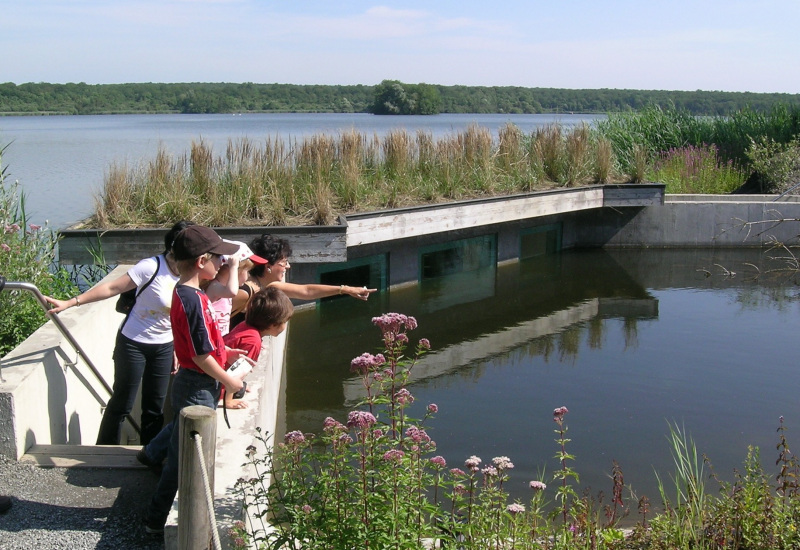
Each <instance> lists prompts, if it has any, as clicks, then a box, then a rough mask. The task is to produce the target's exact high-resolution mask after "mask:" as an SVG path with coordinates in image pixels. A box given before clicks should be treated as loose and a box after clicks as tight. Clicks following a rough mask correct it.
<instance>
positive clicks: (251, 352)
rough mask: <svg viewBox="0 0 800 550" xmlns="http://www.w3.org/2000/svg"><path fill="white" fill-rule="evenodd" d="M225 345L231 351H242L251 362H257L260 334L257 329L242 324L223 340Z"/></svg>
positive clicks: (245, 323)
mask: <svg viewBox="0 0 800 550" xmlns="http://www.w3.org/2000/svg"><path fill="white" fill-rule="evenodd" d="M223 340H224V341H225V345H226V346H228V347H229V348H231V349H243V350H245V351H246V352H247V356H248V357H249V358H250V359H252V360H253V361H258V356H259V355H260V354H261V333H260V332H259V331H258V329H257V328H255V327H253V326H251V325H248V324H247V322H246V321H245V322H242V323H239V324H238V325H236V326H235V327H234V328H233V330H232V331H230V332H229V333H228V334H226V335H225V336H224V338H223Z"/></svg>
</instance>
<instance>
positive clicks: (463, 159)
mask: <svg viewBox="0 0 800 550" xmlns="http://www.w3.org/2000/svg"><path fill="white" fill-rule="evenodd" d="M598 143H599V142H598V140H597V139H594V138H593V136H592V133H591V131H590V129H589V127H588V126H580V127H577V128H573V129H562V128H561V127H560V126H557V125H553V126H550V127H548V128H545V129H543V130H539V131H537V132H536V133H535V134H534V135H531V136H526V135H525V134H523V133H522V132H521V131H520V130H519V128H517V127H516V126H513V125H511V124H508V125H506V126H505V127H503V128H501V129H500V131H499V132H498V134H497V135H496V136H495V135H492V133H491V132H490V131H489V130H488V129H487V128H484V127H480V126H477V125H473V126H470V127H468V128H466V129H465V130H463V131H461V132H457V133H453V134H448V135H445V136H443V137H440V138H434V137H433V136H432V135H431V134H430V132H426V131H418V132H416V133H415V134H411V133H409V132H407V131H406V130H393V131H391V132H389V133H388V134H387V135H386V136H383V137H378V136H377V135H373V136H367V135H364V134H361V133H358V132H356V131H355V130H351V131H347V132H343V133H340V134H338V135H328V134H318V135H313V136H310V137H306V138H303V139H293V140H282V139H279V138H277V137H276V138H268V139H266V140H264V141H263V142H258V141H255V140H252V139H235V140H234V139H232V140H229V141H228V142H227V144H226V146H225V147H224V148H222V149H221V150H220V151H215V150H214V148H213V146H212V144H210V143H208V142H206V141H204V140H202V139H201V140H198V141H195V142H193V143H192V145H191V149H190V150H189V151H188V152H187V153H185V154H183V155H173V154H171V153H169V152H168V151H167V150H166V149H165V148H163V147H159V149H158V150H157V151H156V154H155V156H154V157H153V158H152V159H150V160H149V161H145V162H143V163H140V164H138V165H133V166H131V165H128V164H113V165H112V166H111V168H110V169H109V171H108V173H107V174H106V177H105V187H104V189H103V191H102V193H101V195H100V196H99V197H98V198H97V201H96V211H95V215H94V219H93V224H94V225H95V226H98V227H120V226H122V227H126V226H149V225H164V224H168V223H170V222H171V220H175V219H184V218H185V219H193V220H195V221H196V222H198V223H205V224H208V225H213V226H226V225H228V226H232V225H242V226H247V225H289V224H299V225H303V224H320V225H324V224H331V223H335V220H336V218H337V217H338V215H339V214H347V213H353V212H364V211H370V210H379V209H384V208H395V207H403V206H412V205H418V204H426V203H431V202H439V201H451V200H459V199H467V198H479V197H486V196H494V195H498V194H513V193H519V192H524V191H533V190H537V189H547V188H551V187H553V186H554V185H583V184H590V183H594V182H595V181H596V180H597V176H596V175H595V174H598V173H603V174H605V175H604V176H603V177H604V178H605V179H606V180H610V179H613V178H614V177H615V176H614V175H613V174H612V169H611V168H610V167H609V166H608V165H607V166H606V168H604V169H600V168H597V167H596V163H597V162H598V159H603V158H608V155H605V156H604V154H603V153H598V152H597V150H596V149H597V146H598Z"/></svg>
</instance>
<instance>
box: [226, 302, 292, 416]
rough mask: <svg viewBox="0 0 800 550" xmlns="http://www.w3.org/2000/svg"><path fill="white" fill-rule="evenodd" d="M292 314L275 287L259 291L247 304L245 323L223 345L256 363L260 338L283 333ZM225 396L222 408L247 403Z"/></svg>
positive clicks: (242, 407)
mask: <svg viewBox="0 0 800 550" xmlns="http://www.w3.org/2000/svg"><path fill="white" fill-rule="evenodd" d="M293 312H294V306H293V305H292V301H291V300H290V299H289V297H288V296H286V294H284V293H283V291H281V290H278V289H277V288H275V287H266V288H264V289H262V290H259V291H258V292H256V293H255V294H254V295H253V297H252V298H251V299H250V301H249V302H248V303H247V309H246V310H245V317H244V322H243V323H239V324H238V325H236V327H235V328H234V329H233V330H232V331H231V332H229V333H228V334H226V335H225V336H224V337H223V340H224V341H225V345H226V346H228V347H229V348H235V349H239V350H242V351H244V352H246V353H247V357H249V358H250V359H252V360H253V362H255V361H257V360H258V356H259V355H260V354H261V339H262V338H263V337H264V336H278V335H279V334H280V333H281V332H283V331H284V330H286V323H288V322H289V319H290V318H291V316H292V313H293ZM224 394H225V396H224V397H225V408H227V409H244V408H247V403H246V402H244V401H241V400H239V399H234V398H233V394H230V393H228V392H227V391H226V392H224Z"/></svg>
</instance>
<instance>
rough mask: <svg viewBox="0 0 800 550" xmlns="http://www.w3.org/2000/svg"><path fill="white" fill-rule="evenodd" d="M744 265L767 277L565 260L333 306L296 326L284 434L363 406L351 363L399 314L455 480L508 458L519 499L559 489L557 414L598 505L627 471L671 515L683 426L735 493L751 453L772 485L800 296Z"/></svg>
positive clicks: (662, 264) (693, 259)
mask: <svg viewBox="0 0 800 550" xmlns="http://www.w3.org/2000/svg"><path fill="white" fill-rule="evenodd" d="M748 263H750V264H754V265H760V266H762V269H764V266H766V265H768V263H769V262H768V261H767V260H766V257H765V256H764V254H763V253H762V252H760V251H757V250H744V251H743V250H739V251H736V250H717V251H713V250H609V251H603V250H586V251H580V250H575V251H565V252H563V253H561V254H559V255H555V256H550V257H546V258H545V257H542V258H539V259H536V260H526V261H524V262H521V263H516V264H512V265H505V266H501V267H499V268H497V270H496V273H489V272H488V271H491V270H487V273H486V274H485V277H483V279H484V280H492V281H494V284H493V285H492V286H491V288H490V289H489V291H488V292H484V293H481V294H476V293H474V292H472V287H473V286H474V285H473V283H470V282H469V281H470V279H465V278H462V279H461V280H459V278H458V277H457V276H456V277H450V278H448V277H444V278H441V279H439V280H433V281H424V282H423V283H421V284H420V285H417V286H414V287H411V288H405V289H399V290H392V291H391V292H390V293H384V294H382V295H378V296H376V297H375V298H376V299H374V300H373V299H370V301H369V302H368V303H366V304H365V303H361V302H358V303H356V302H357V301H355V300H347V299H334V300H331V301H330V302H324V303H322V304H320V307H318V308H317V309H316V310H305V311H298V312H297V313H296V314H295V316H294V317H293V319H292V321H291V325H290V329H289V337H288V345H287V350H288V351H287V353H288V357H287V365H288V367H287V390H286V403H287V429H288V430H294V429H298V430H302V431H304V432H319V431H320V427H321V424H322V421H323V419H324V418H325V417H326V416H332V417H334V418H336V419H338V420H340V421H344V420H345V419H346V414H347V411H348V410H350V407H352V406H354V405H355V404H356V403H357V402H358V401H359V400H360V399H361V398H363V393H362V389H361V387H360V380H359V379H357V378H355V377H354V376H353V375H352V374H351V373H350V372H349V365H350V360H351V359H352V358H354V357H356V356H358V355H360V354H361V353H363V352H370V353H376V348H377V346H378V345H379V331H378V329H377V328H375V327H374V326H372V324H371V322H370V319H371V317H372V316H377V315H380V314H381V313H384V312H389V311H394V312H399V313H404V314H408V315H414V316H415V317H416V318H417V320H418V322H419V328H418V329H417V330H416V331H414V332H413V333H412V334H411V336H412V338H411V341H412V342H416V340H418V339H419V338H422V337H424V338H428V339H430V341H431V345H432V352H431V354H430V355H427V356H426V357H425V358H424V359H423V361H422V362H421V363H420V364H419V365H417V366H415V367H414V369H416V372H415V371H412V372H415V374H414V375H413V381H412V384H411V385H410V391H411V393H412V394H413V395H414V397H415V398H416V401H415V403H414V405H413V406H412V407H414V408H412V412H411V413H410V414H411V416H415V417H417V418H419V417H422V416H423V415H424V409H425V407H426V406H427V405H428V404H429V403H436V404H437V405H438V407H439V413H438V414H437V415H436V418H435V419H434V420H433V421H431V422H430V426H431V430H430V433H431V436H432V437H433V439H434V440H435V441H436V443H437V445H438V450H437V454H441V455H442V456H444V457H445V459H446V460H447V462H448V467H461V468H463V463H464V460H465V459H466V458H467V457H469V456H470V455H478V456H479V457H481V458H482V459H483V461H484V463H486V462H489V461H491V459H492V458H493V457H496V456H508V457H509V458H510V459H511V460H512V462H513V463H514V464H515V469H514V470H513V471H512V472H511V481H510V482H509V483H507V484H506V485H505V487H506V488H508V489H509V491H510V492H511V493H512V495H513V496H514V497H517V498H520V499H522V500H523V501H527V500H529V498H530V494H529V490H528V488H527V483H528V481H530V480H533V479H537V477H538V472H540V471H542V470H545V471H546V472H547V474H546V475H547V476H548V477H550V479H552V477H551V476H552V473H553V471H554V470H555V469H556V468H557V467H558V464H557V462H556V460H555V459H554V458H553V457H554V455H555V454H556V452H557V446H556V443H555V442H554V439H555V437H556V435H555V434H554V433H553V430H554V428H555V427H556V425H555V423H554V422H553V420H552V413H553V409H555V408H557V407H561V406H566V407H567V408H568V409H569V411H570V412H569V413H568V414H567V415H566V423H567V425H568V427H569V432H568V437H569V438H570V439H571V440H572V441H571V442H570V443H569V444H568V447H567V451H568V452H570V453H572V454H574V455H575V456H576V460H575V462H574V463H573V464H572V466H573V467H574V469H575V470H577V471H578V473H579V474H580V481H581V487H582V488H586V487H591V489H592V492H593V493H594V494H596V492H597V491H600V490H602V491H603V492H604V493H605V494H606V495H610V494H611V488H612V486H611V481H610V479H609V478H608V476H609V475H610V473H611V468H612V461H613V460H616V461H617V462H618V463H619V465H620V467H621V469H622V471H623V474H624V476H625V482H626V484H627V486H628V487H632V488H633V489H634V490H635V491H636V493H637V494H638V496H642V495H643V494H646V495H647V496H648V497H649V498H650V500H651V503H652V504H653V505H654V506H657V505H658V502H659V498H658V493H657V489H656V478H655V474H654V472H656V471H657V472H658V473H659V475H661V476H662V478H665V479H669V475H670V474H671V473H673V472H674V468H673V465H672V459H671V456H670V446H669V444H668V441H667V435H668V434H669V428H668V424H669V423H673V424H675V423H677V425H679V426H681V427H682V428H685V430H686V431H687V432H688V433H689V434H690V435H691V436H692V437H693V438H694V440H695V442H696V444H697V448H698V451H699V452H700V453H705V454H707V455H708V457H709V459H710V460H711V463H712V464H713V466H714V467H715V470H716V471H717V473H719V474H720V475H721V476H722V477H723V478H725V479H728V480H732V472H733V469H734V468H739V469H741V467H742V464H743V462H744V459H745V457H746V454H747V446H748V445H750V444H752V445H756V446H758V447H760V449H761V454H762V463H763V464H764V466H765V468H769V470H768V471H770V472H772V471H773V469H774V464H775V459H776V458H777V455H776V451H775V445H776V444H777V437H776V431H775V430H776V429H777V427H778V422H779V418H780V417H781V416H784V417H785V419H786V424H787V426H788V432H787V434H788V440H789V441H788V442H789V446H790V447H792V446H794V447H792V448H795V447H797V446H800V436H799V435H798V434H800V400H798V399H797V388H798V385H799V384H800V371H798V368H797V361H798V360H797V345H796V338H797V331H798V323H797V319H798V310H800V301H798V298H799V297H800V288H799V287H798V286H797V285H796V281H795V279H797V277H796V276H793V277H792V278H787V276H786V275H785V274H783V275H781V276H776V277H775V278H774V279H769V278H766V277H763V276H762V278H761V279H760V280H759V281H757V282H756V281H753V280H752V278H751V277H750V276H749V275H752V274H753V273H754V271H753V269H752V268H750V267H748V266H747V264H748ZM720 266H724V267H727V268H728V269H730V270H732V271H735V272H736V273H737V274H736V276H735V277H725V276H724V275H723V274H722V273H723V270H722V267H720ZM704 270H708V271H709V272H711V273H712V275H711V276H706V272H705V271H704ZM471 280H472V281H474V278H473V279H471ZM445 296H446V297H448V299H447V300H444V299H443V297H445ZM459 297H460V298H461V299H459ZM716 489H717V486H716V484H715V483H714V482H709V490H710V492H712V493H715V492H716ZM550 496H551V497H552V494H551V495H550ZM673 496H674V495H673ZM633 514H634V516H635V505H634V509H633Z"/></svg>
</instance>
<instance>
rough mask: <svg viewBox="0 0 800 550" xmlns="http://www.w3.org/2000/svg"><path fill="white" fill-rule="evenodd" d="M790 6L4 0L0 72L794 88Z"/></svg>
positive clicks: (797, 17)
mask: <svg viewBox="0 0 800 550" xmlns="http://www.w3.org/2000/svg"><path fill="white" fill-rule="evenodd" d="M798 21H800V2H798V1H797V0H785V1H773V0H766V1H761V2H752V0H751V1H748V2H740V1H738V0H727V1H722V0H720V1H717V0H708V1H706V0H693V1H684V0H678V1H672V2H650V1H648V0H636V1H632V0H621V1H614V2H607V1H603V0H595V1H589V0H550V1H549V2H541V1H538V0H494V1H489V0H485V1H481V2H475V1H472V0H461V1H451V0H428V1H426V2H421V1H417V0H407V1H405V2H393V1H385V0H384V1H381V0H375V1H374V2H365V1H360V0H339V1H335V0H327V1H325V0H320V1H317V0H309V1H305V0H282V1H277V2H275V1H267V0H102V1H101V0H0V51H2V52H3V60H2V64H0V82H15V83H17V84H21V83H23V82H57V83H63V82H87V83H90V84H105V83H121V82H257V83H268V82H269V83H271V82H279V83H292V84H370V85H372V84H377V83H379V82H380V81H381V80H383V79H397V80H401V81H403V82H409V83H417V82H428V83H432V84H444V85H454V84H464V85H480V86H495V85H496V86H525V87H547V88H551V87H552V88H631V89H646V90H652V89H658V90H722V91H750V92H786V93H800V70H798V68H799V67H798V66H799V65H800V63H799V62H798V52H799V51H800V32H798V28H797V25H798Z"/></svg>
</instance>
